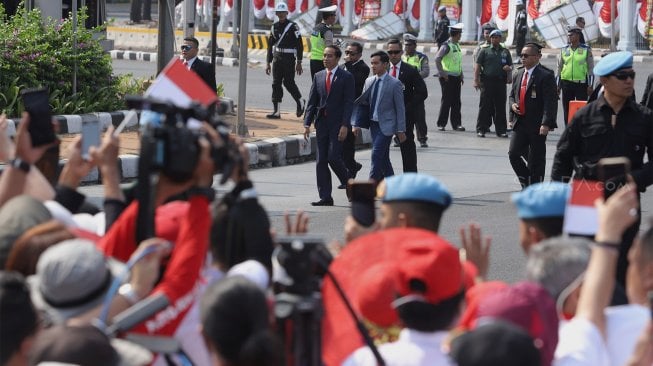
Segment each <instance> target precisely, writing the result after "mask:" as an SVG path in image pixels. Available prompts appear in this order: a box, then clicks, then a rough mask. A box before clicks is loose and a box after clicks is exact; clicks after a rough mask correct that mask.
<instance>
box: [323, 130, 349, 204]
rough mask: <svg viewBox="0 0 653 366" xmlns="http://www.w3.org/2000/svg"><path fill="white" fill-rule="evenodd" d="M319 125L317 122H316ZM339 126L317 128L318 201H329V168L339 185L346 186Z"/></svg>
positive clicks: (347, 174) (346, 177) (330, 186)
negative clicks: (334, 174)
mask: <svg viewBox="0 0 653 366" xmlns="http://www.w3.org/2000/svg"><path fill="white" fill-rule="evenodd" d="M318 123H319V122H318ZM339 129H340V127H339V126H334V127H331V128H329V127H327V126H322V127H317V128H316V140H317V153H316V157H315V160H316V165H315V175H316V178H317V192H318V194H319V195H320V199H322V200H328V199H331V198H332V197H331V191H332V185H331V172H330V171H329V167H331V170H333V172H334V173H336V176H337V177H338V180H340V184H347V180H348V179H349V172H348V171H347V168H345V164H344V163H343V161H342V142H340V141H338V130H339Z"/></svg>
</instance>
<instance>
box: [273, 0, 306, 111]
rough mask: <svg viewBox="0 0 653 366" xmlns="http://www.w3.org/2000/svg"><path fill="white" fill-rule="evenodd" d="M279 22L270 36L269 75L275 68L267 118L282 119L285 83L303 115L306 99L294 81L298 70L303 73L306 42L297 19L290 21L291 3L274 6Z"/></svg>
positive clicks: (299, 73) (298, 72) (279, 3)
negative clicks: (300, 32)
mask: <svg viewBox="0 0 653 366" xmlns="http://www.w3.org/2000/svg"><path fill="white" fill-rule="evenodd" d="M274 11H275V12H276V13H277V17H278V18H279V21H278V22H276V23H274V24H273V25H272V29H271V31H270V39H269V41H268V56H267V66H266V67H265V73H266V74H268V75H270V63H272V65H273V66H274V67H273V68H272V104H273V105H274V111H273V112H272V113H271V114H268V115H267V116H266V117H267V118H273V119H279V118H281V112H280V111H279V103H281V100H282V98H283V88H282V87H281V85H282V83H283V85H284V86H285V87H286V89H287V90H288V93H290V95H292V97H293V99H295V102H296V103H297V111H296V114H297V117H301V116H302V114H304V108H305V105H306V101H305V100H303V99H302V93H301V92H300V91H299V88H297V84H295V72H296V73H297V75H301V74H302V71H303V70H302V56H303V52H304V43H303V41H302V36H301V35H300V34H299V28H298V27H297V24H295V22H292V21H290V20H288V5H286V3H284V2H278V3H277V5H276V6H275V7H274Z"/></svg>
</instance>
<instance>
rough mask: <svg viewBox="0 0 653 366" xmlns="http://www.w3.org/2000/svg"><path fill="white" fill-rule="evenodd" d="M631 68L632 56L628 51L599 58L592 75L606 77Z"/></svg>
mask: <svg viewBox="0 0 653 366" xmlns="http://www.w3.org/2000/svg"><path fill="white" fill-rule="evenodd" d="M631 67H633V54H632V53H631V52H628V51H620V52H613V53H610V54H608V55H607V56H605V57H603V58H601V60H600V61H599V62H597V63H596V65H595V66H594V75H596V76H607V75H609V74H612V73H613V72H615V71H617V70H619V69H626V68H631Z"/></svg>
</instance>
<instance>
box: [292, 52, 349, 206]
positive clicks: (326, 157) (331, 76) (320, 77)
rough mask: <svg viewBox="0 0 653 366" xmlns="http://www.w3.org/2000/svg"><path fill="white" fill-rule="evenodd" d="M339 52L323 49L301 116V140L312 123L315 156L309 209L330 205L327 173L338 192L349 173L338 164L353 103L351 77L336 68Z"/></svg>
mask: <svg viewBox="0 0 653 366" xmlns="http://www.w3.org/2000/svg"><path fill="white" fill-rule="evenodd" d="M341 56H342V51H340V48H338V47H337V46H333V45H331V46H326V47H325V49H324V56H323V58H324V67H325V69H324V70H321V71H318V72H317V73H316V74H315V76H314V77H313V85H311V91H310V93H309V97H308V105H307V106H306V114H305V115H304V138H305V139H308V137H309V134H310V133H311V124H312V123H313V122H315V132H316V137H317V156H316V166H315V173H316V176H317V191H318V194H319V196H320V200H319V201H315V202H311V204H312V205H313V206H333V197H332V196H331V172H330V171H329V166H331V169H332V170H333V172H334V173H335V174H336V176H337V177H338V179H339V180H340V186H338V188H339V189H344V188H345V187H346V184H347V180H348V179H349V172H348V171H347V168H346V167H345V163H344V162H343V161H342V141H343V140H344V139H345V138H346V137H347V132H348V131H349V129H350V128H351V122H350V119H351V112H352V108H353V104H354V85H355V84H354V77H353V76H352V75H351V74H350V73H349V72H347V71H345V70H343V69H341V68H339V67H338V62H339V61H340V57H341Z"/></svg>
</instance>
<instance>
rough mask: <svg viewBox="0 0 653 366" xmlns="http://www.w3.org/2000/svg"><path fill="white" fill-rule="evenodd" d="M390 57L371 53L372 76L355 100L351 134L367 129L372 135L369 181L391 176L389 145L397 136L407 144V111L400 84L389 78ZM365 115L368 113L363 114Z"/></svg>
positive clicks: (380, 52)
mask: <svg viewBox="0 0 653 366" xmlns="http://www.w3.org/2000/svg"><path fill="white" fill-rule="evenodd" d="M389 63H390V58H389V56H388V54H387V53H385V52H384V51H378V52H375V53H373V54H372V60H371V62H370V66H371V67H372V74H374V76H370V77H369V78H367V80H365V86H364V87H363V94H362V95H361V96H360V97H359V98H358V99H356V102H355V104H356V105H357V107H356V109H357V113H356V114H355V118H354V119H353V125H354V134H356V135H358V134H359V133H360V129H361V128H369V129H370V133H371V134H372V167H371V169H370V179H374V180H375V181H377V182H380V181H381V180H382V179H383V178H385V177H389V176H391V175H394V171H393V170H392V164H391V163H390V143H391V141H392V136H393V135H395V134H396V135H397V137H398V138H399V141H400V142H404V141H406V109H405V105H404V92H403V87H402V84H401V81H399V79H396V78H393V77H391V76H389V75H388V72H387V71H388V64H389ZM365 112H367V113H365Z"/></svg>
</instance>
